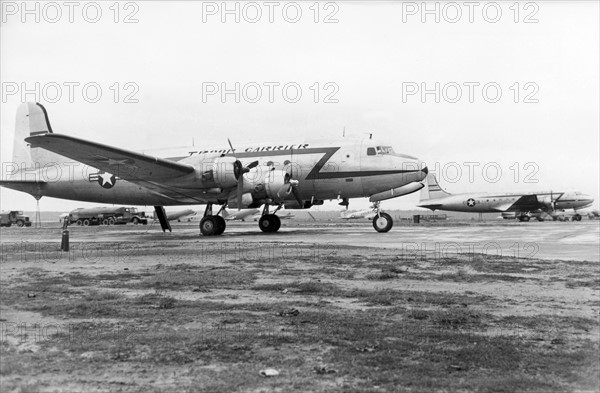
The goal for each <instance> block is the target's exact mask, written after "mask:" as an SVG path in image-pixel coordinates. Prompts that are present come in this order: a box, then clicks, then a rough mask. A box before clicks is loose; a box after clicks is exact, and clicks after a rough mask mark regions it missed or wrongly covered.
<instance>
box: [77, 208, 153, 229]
mask: <svg viewBox="0 0 600 393" xmlns="http://www.w3.org/2000/svg"><path fill="white" fill-rule="evenodd" d="M128 222H132V223H134V224H135V225H137V224H143V225H146V224H148V219H147V218H146V213H144V212H138V211H137V209H136V208H135V207H92V208H88V209H83V208H79V209H75V210H73V211H71V212H70V213H69V224H77V225H83V226H89V225H119V224H127V223H128Z"/></svg>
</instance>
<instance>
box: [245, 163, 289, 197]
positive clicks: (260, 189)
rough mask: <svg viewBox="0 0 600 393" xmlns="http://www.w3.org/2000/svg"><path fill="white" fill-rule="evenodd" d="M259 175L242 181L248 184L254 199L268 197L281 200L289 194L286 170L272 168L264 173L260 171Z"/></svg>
mask: <svg viewBox="0 0 600 393" xmlns="http://www.w3.org/2000/svg"><path fill="white" fill-rule="evenodd" d="M251 172H252V171H251ZM261 175H262V176H257V177H254V178H252V179H251V180H245V181H244V185H246V184H249V186H250V187H251V192H252V195H253V196H254V197H255V198H256V199H265V198H270V199H273V200H275V201H282V200H284V199H286V198H287V197H288V195H290V194H291V193H290V192H288V191H289V190H290V188H289V185H288V183H289V178H288V177H289V175H288V173H287V172H286V171H282V170H272V171H268V172H264V174H262V173H261ZM248 177H250V176H248ZM244 188H245V187H244Z"/></svg>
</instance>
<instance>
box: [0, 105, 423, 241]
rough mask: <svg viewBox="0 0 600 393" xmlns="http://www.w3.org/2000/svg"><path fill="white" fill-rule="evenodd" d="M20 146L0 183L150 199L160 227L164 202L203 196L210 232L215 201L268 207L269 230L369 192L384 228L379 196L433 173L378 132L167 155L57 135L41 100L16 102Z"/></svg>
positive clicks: (84, 195) (86, 196) (220, 226)
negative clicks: (284, 213) (287, 215)
mask: <svg viewBox="0 0 600 393" xmlns="http://www.w3.org/2000/svg"><path fill="white" fill-rule="evenodd" d="M14 146H15V148H14V151H13V162H12V163H11V165H4V167H3V172H5V173H3V177H2V180H1V181H0V185H1V186H4V187H7V188H11V189H14V190H18V191H23V192H26V193H29V194H31V195H32V196H34V197H35V198H36V199H39V198H41V197H43V196H49V197H54V198H62V199H70V200H77V201H88V202H100V203H112V204H123V205H130V204H133V205H152V206H154V207H155V210H156V212H157V216H158V217H159V219H160V221H161V226H162V228H163V231H164V230H166V229H170V227H169V224H168V221H167V219H166V216H165V212H164V207H163V206H167V205H196V204H206V210H205V212H204V216H203V217H202V220H201V221H200V231H201V233H202V234H203V235H220V234H222V233H223V232H224V231H225V226H226V224H225V220H224V219H223V217H221V216H220V215H219V213H218V212H217V213H213V205H220V206H221V208H220V210H222V209H224V208H225V207H226V206H228V207H232V208H256V207H260V206H262V205H264V208H263V210H262V215H261V217H260V219H259V221H258V225H259V227H260V229H261V230H262V231H263V232H276V231H277V230H279V227H280V225H281V221H280V219H279V218H278V217H277V215H276V213H277V211H278V210H279V209H281V208H282V207H286V208H288V209H307V208H310V207H311V206H313V205H320V204H323V201H324V200H332V199H340V198H341V199H342V200H343V201H347V200H348V199H350V198H364V197H369V200H370V201H371V202H374V203H375V204H376V209H375V210H376V213H377V214H376V216H375V217H374V218H373V227H374V228H375V229H376V230H377V231H378V232H387V231H389V230H390V229H391V228H392V225H393V222H392V218H391V217H390V216H389V215H388V214H386V213H383V212H381V211H380V209H379V203H380V202H381V201H383V200H386V199H390V198H396V197H400V196H403V195H407V194H410V193H412V192H415V191H418V190H420V189H421V188H422V187H423V184H422V183H421V181H422V180H423V179H424V178H425V176H426V175H427V167H426V166H425V165H424V164H423V163H422V162H421V161H420V160H419V159H417V158H415V157H412V156H409V155H404V154H399V153H396V152H395V151H394V150H393V149H392V147H391V146H390V145H389V144H387V143H377V142H376V141H375V140H373V139H366V140H356V139H349V138H341V139H336V140H329V141H303V142H301V143H294V144H287V145H286V144H283V143H268V144H253V145H251V146H244V147H238V148H237V149H236V148H234V147H233V145H232V144H231V143H230V144H229V148H224V149H223V148H220V149H205V150H198V149H197V148H192V149H193V150H188V151H187V152H186V154H182V155H180V156H177V157H164V158H160V157H158V156H156V155H148V154H144V153H139V152H134V151H129V150H125V149H122V148H119V147H113V146H108V145H103V144H100V143H96V142H91V141H87V140H83V139H79V138H75V137H72V136H67V135H63V134H55V133H54V132H53V130H52V128H51V126H50V122H49V120H48V115H47V113H46V110H45V108H44V107H43V106H42V105H41V104H35V103H24V104H22V105H21V106H20V107H19V109H18V110H17V119H16V126H15V145H14ZM73 161H75V162H73ZM81 164H84V165H81ZM5 179H6V180H5ZM272 206H274V207H275V210H274V211H273V212H271V211H270V210H269V209H270V207H272ZM161 217H162V218H163V219H161Z"/></svg>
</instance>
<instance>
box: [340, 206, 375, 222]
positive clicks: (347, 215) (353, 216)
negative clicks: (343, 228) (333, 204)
mask: <svg viewBox="0 0 600 393" xmlns="http://www.w3.org/2000/svg"><path fill="white" fill-rule="evenodd" d="M376 214H377V212H376V210H375V208H374V207H371V208H370V209H365V210H359V211H355V212H349V211H342V212H341V213H340V218H342V219H344V220H357V219H360V218H366V219H367V220H372V219H373V217H375V215H376Z"/></svg>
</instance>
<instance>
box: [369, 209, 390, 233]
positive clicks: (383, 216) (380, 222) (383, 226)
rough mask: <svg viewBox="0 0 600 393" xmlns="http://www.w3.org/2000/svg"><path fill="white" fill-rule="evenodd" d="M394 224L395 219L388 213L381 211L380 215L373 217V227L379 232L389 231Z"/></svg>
mask: <svg viewBox="0 0 600 393" xmlns="http://www.w3.org/2000/svg"><path fill="white" fill-rule="evenodd" d="M392 226H394V220H392V217H391V216H390V215H389V214H387V213H379V215H378V216H375V217H373V228H375V230H376V231H377V232H379V233H385V232H389V230H390V229H392Z"/></svg>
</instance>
